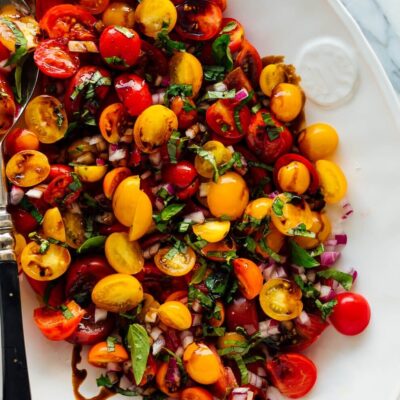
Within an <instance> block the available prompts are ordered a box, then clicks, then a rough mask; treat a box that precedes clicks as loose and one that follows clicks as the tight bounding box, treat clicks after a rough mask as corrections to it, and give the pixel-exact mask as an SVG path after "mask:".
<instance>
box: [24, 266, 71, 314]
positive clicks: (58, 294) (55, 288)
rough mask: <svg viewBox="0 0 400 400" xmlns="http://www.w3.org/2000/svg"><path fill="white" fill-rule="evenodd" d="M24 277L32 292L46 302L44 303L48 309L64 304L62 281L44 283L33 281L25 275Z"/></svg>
mask: <svg viewBox="0 0 400 400" xmlns="http://www.w3.org/2000/svg"><path fill="white" fill-rule="evenodd" d="M25 277H26V280H27V281H28V282H29V285H30V286H31V288H32V289H33V291H34V292H35V293H36V294H38V295H39V296H40V297H41V298H42V299H43V300H46V303H47V304H48V305H49V306H50V307H59V306H60V305H61V304H62V303H64V301H65V294H64V286H65V285H64V281H63V280H59V279H57V280H55V281H51V282H45V281H37V280H36V279H33V278H31V277H30V276H29V275H26V274H25Z"/></svg>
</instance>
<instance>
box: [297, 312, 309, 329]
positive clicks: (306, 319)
mask: <svg viewBox="0 0 400 400" xmlns="http://www.w3.org/2000/svg"><path fill="white" fill-rule="evenodd" d="M297 321H299V323H300V324H302V325H306V326H309V325H310V324H311V319H310V317H309V316H308V314H307V313H306V312H305V311H302V312H301V313H300V315H299V316H298V317H297Z"/></svg>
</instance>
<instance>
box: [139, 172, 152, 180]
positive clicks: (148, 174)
mask: <svg viewBox="0 0 400 400" xmlns="http://www.w3.org/2000/svg"><path fill="white" fill-rule="evenodd" d="M150 175H151V171H146V172H143V174H142V175H140V179H146V178H148V177H149V176H150Z"/></svg>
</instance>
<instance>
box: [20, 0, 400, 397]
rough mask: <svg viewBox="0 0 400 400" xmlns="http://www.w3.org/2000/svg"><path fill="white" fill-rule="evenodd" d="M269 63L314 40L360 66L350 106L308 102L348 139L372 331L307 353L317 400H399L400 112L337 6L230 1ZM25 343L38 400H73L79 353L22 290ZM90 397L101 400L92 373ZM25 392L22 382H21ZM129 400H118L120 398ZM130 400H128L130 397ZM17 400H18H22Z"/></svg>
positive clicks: (353, 236) (358, 257) (355, 236)
mask: <svg viewBox="0 0 400 400" xmlns="http://www.w3.org/2000/svg"><path fill="white" fill-rule="evenodd" d="M228 3H229V8H228V10H227V12H226V14H227V15H230V16H233V17H236V18H238V19H239V20H240V21H241V22H242V23H243V25H244V26H245V29H246V33H247V36H248V38H249V39H250V40H251V41H252V42H253V43H254V44H255V45H256V47H257V48H258V49H259V50H260V53H261V54H263V55H266V54H284V55H286V60H287V61H288V62H291V63H296V60H298V57H299V54H300V53H301V49H302V48H303V47H304V46H305V44H306V43H308V42H309V41H311V40H314V39H315V38H323V37H331V38H335V39H337V40H339V41H341V42H343V43H346V44H347V46H349V48H350V50H351V51H353V52H354V55H355V58H356V62H357V63H358V65H359V82H358V87H357V91H356V93H355V95H354V97H353V98H352V99H350V100H349V101H348V102H347V103H346V104H344V105H342V106H340V107H337V108H332V109H328V110H327V109H323V108H320V107H318V106H317V105H315V104H313V103H312V102H310V101H309V102H308V103H307V106H306V117H307V121H308V123H312V122H317V121H326V122H329V123H332V124H333V125H334V126H335V127H336V128H337V130H338V132H339V134H340V139H341V144H340V149H339V151H338V153H337V160H338V161H339V162H340V164H341V165H342V166H343V169H344V170H345V172H346V174H347V177H348V181H349V193H348V198H349V200H350V201H351V203H352V204H353V206H354V208H355V214H354V215H353V217H352V218H351V219H350V220H349V222H348V223H347V233H348V234H349V239H350V240H349V244H348V246H347V248H346V249H345V251H344V254H343V257H342V260H341V263H342V265H350V266H354V267H356V268H357V269H358V271H359V279H358V282H357V285H356V290H357V291H359V292H361V293H363V294H364V295H365V296H366V297H367V298H368V299H369V301H370V304H371V307H372V321H371V324H370V327H369V329H368V330H367V331H366V332H365V333H364V334H363V335H361V336H359V337H354V338H349V337H344V336H341V335H339V334H338V333H336V331H335V330H334V329H333V328H329V329H328V330H327V331H326V332H325V334H324V335H323V337H322V338H321V339H320V341H319V343H317V344H316V345H315V346H313V347H312V349H311V350H310V351H308V355H309V356H310V357H311V358H312V359H313V360H314V361H315V363H316V364H317V366H318V372H319V376H318V381H317V385H316V387H315V389H314V390H313V391H312V393H311V394H310V395H309V396H308V397H307V399H310V400H316V399H318V400H338V399H340V400H361V399H364V400H367V399H371V400H372V399H373V400H397V396H398V395H399V393H400V391H399V389H400V387H399V376H400V340H399V328H400V311H399V310H400V290H399V284H400V257H399V256H398V249H399V246H400V229H399V227H400V213H399V208H398V207H399V198H400V160H399V150H400V134H399V128H400V107H399V104H398V99H397V97H396V95H395V93H394V91H393V89H392V87H391V86H390V84H389V81H388V79H387V78H386V76H385V73H384V71H383V69H382V67H381V66H380V64H379V63H378V61H377V59H376V57H375V55H374V54H373V52H372V51H371V49H370V47H369V46H368V44H367V42H366V41H365V39H364V38H363V36H362V34H361V32H360V30H359V29H358V27H357V26H356V25H355V23H354V22H353V20H352V19H351V17H350V16H349V15H348V14H347V13H346V11H345V10H344V8H343V7H342V6H341V5H340V4H339V2H338V1H335V0H245V1H244V0H228ZM22 293H23V294H22V301H23V311H24V326H25V340H26V347H27V355H28V363H29V374H30V379H31V387H32V397H33V400H55V399H57V400H73V394H72V385H71V369H70V356H71V351H72V346H71V345H69V344H67V343H52V342H50V341H47V340H46V339H45V338H44V337H43V336H42V335H41V334H40V332H39V331H38V330H37V329H36V328H35V327H34V324H33V321H32V310H33V308H34V307H35V306H36V299H35V297H34V295H33V294H32V291H31V290H30V288H29V287H28V286H27V284H26V282H22ZM89 371H91V373H90V374H89V378H88V380H87V386H85V387H84V389H85V390H84V392H86V394H91V395H92V396H93V395H94V394H96V393H97V389H96V388H95V387H94V385H93V383H94V376H95V374H99V373H100V371H96V370H95V369H94V368H90V369H89ZM15 384H18V382H15ZM117 398H118V399H122V398H124V397H122V396H119V397H115V399H117ZM125 399H126V398H125ZM15 400H18V399H15Z"/></svg>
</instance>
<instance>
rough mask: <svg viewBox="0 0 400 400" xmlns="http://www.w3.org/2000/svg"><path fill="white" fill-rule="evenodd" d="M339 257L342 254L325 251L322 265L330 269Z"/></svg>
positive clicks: (322, 256) (322, 255)
mask: <svg viewBox="0 0 400 400" xmlns="http://www.w3.org/2000/svg"><path fill="white" fill-rule="evenodd" d="M339 257H340V253H339V252H338V251H324V252H323V253H322V254H321V265H324V266H326V267H329V266H330V265H333V264H335V262H336V261H337V260H338V258H339Z"/></svg>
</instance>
